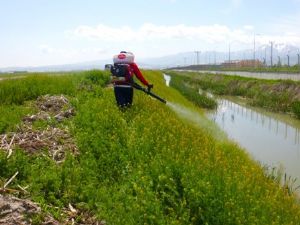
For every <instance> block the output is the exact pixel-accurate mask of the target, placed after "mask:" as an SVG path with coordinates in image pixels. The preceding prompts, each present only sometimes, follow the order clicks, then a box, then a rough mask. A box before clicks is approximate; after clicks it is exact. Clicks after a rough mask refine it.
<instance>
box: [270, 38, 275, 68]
mask: <svg viewBox="0 0 300 225" xmlns="http://www.w3.org/2000/svg"><path fill="white" fill-rule="evenodd" d="M270 44H271V67H273V44H274V42H273V41H270Z"/></svg>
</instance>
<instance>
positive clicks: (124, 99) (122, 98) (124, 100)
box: [114, 86, 133, 108]
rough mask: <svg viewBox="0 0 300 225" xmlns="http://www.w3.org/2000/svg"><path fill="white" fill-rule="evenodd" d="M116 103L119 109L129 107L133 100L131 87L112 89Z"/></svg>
mask: <svg viewBox="0 0 300 225" xmlns="http://www.w3.org/2000/svg"><path fill="white" fill-rule="evenodd" d="M114 92H115V97H116V101H117V104H118V106H119V107H121V108H123V107H130V106H131V105H132V99H133V88H132V87H119V86H115V87H114Z"/></svg>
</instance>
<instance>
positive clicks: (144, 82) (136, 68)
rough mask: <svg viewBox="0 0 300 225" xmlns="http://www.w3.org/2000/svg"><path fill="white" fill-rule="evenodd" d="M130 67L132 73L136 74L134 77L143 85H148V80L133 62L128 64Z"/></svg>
mask: <svg viewBox="0 0 300 225" xmlns="http://www.w3.org/2000/svg"><path fill="white" fill-rule="evenodd" d="M130 67H131V69H132V70H133V73H134V74H135V75H136V77H137V78H138V79H139V80H140V81H141V82H142V83H143V84H144V85H145V86H149V83H148V81H147V80H146V79H145V78H144V77H143V74H142V73H141V71H140V70H139V68H138V66H137V65H136V64H135V63H131V64H130Z"/></svg>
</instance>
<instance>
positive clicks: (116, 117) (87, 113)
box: [0, 71, 300, 225]
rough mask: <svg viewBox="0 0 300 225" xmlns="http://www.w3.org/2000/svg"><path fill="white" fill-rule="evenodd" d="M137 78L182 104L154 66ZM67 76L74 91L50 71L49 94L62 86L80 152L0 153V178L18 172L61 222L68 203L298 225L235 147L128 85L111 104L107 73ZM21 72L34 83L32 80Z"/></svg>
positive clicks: (114, 220) (152, 214)
mask: <svg viewBox="0 0 300 225" xmlns="http://www.w3.org/2000/svg"><path fill="white" fill-rule="evenodd" d="M145 76H146V77H147V78H148V79H149V80H150V82H151V83H154V85H155V88H154V91H155V92H156V93H157V94H159V95H161V96H162V97H165V98H167V99H168V101H171V102H176V103H178V104H180V105H184V106H186V107H189V105H191V104H190V103H189V102H188V101H187V100H186V99H185V98H183V97H182V96H180V94H179V93H178V91H176V90H174V89H171V88H167V87H165V85H164V82H163V80H162V75H161V73H160V72H154V71H147V72H145ZM69 78H70V79H71V80H72V82H70V83H71V84H74V86H73V87H74V89H71V90H73V91H70V92H68V93H65V92H64V91H65V89H60V88H59V83H60V82H61V81H60V79H62V80H63V79H66V78H64V77H61V78H60V77H56V78H55V81H53V82H54V83H55V82H57V83H56V84H57V86H56V85H53V87H54V90H53V93H54V94H60V93H64V94H65V95H67V96H68V97H69V99H71V102H72V104H73V106H74V107H75V110H76V116H75V117H73V118H72V119H71V120H70V121H69V122H66V126H68V127H69V129H70V130H71V131H72V134H73V136H74V137H75V139H76V143H77V145H78V148H79V151H80V154H79V155H77V156H74V155H72V154H69V155H68V157H67V159H66V160H65V161H64V162H63V163H62V164H56V163H54V162H53V161H52V160H51V159H50V158H49V157H46V156H45V155H42V154H36V155H27V154H25V153H23V151H22V150H21V149H19V150H16V151H14V153H13V155H12V156H11V157H10V158H9V159H7V158H6V154H4V153H3V152H0V183H3V181H4V179H5V178H8V177H10V176H11V175H12V174H14V173H15V172H16V171H19V175H18V176H17V177H16V179H15V180H14V182H13V183H12V188H17V185H21V186H26V185H30V187H29V188H28V191H29V193H30V195H29V196H30V198H32V199H33V200H35V201H37V202H39V203H40V204H41V205H42V206H43V209H44V210H45V211H47V212H51V213H52V214H53V215H55V217H56V218H58V219H61V220H63V216H62V215H61V213H62V209H63V208H64V207H67V206H68V204H69V203H71V204H72V205H73V206H74V207H75V208H77V209H80V210H83V211H87V212H89V213H90V214H91V215H96V216H97V217H98V218H99V219H100V220H105V221H106V223H107V224H114V225H117V224H166V225H167V224H168V225H169V224H297V223H299V221H300V207H299V205H298V204H297V203H296V200H295V198H294V196H292V195H289V194H288V193H287V191H286V190H285V189H284V188H282V187H280V185H279V184H278V183H276V182H275V181H274V179H272V178H270V177H267V176H266V175H265V174H264V171H263V169H262V168H261V167H260V166H259V165H258V164H256V163H255V162H253V161H252V160H251V159H250V158H249V156H248V155H247V154H246V153H245V152H244V151H242V150H241V149H240V148H239V147H238V146H236V145H234V144H232V143H229V142H218V141H216V140H215V139H214V138H213V137H212V136H211V135H209V134H208V133H207V132H206V130H204V129H201V128H196V127H195V126H192V125H190V124H187V123H185V122H184V121H182V120H181V119H179V117H178V116H177V115H176V114H175V113H174V112H173V111H172V110H171V109H170V108H169V107H168V106H166V105H164V104H161V103H160V102H158V101H155V100H154V99H151V98H150V97H148V96H145V95H144V94H143V93H141V92H137V91H136V93H135V96H134V105H133V106H132V108H130V109H128V110H126V111H125V112H122V111H120V110H119V109H118V108H117V107H116V104H115V99H114V95H113V90H112V89H110V88H107V87H105V84H106V83H107V80H108V76H107V74H103V73H102V72H93V73H92V74H89V73H87V74H84V75H83V76H81V77H78V76H77V77H73V76H70V77H68V78H67V79H69ZM79 78H80V79H79ZM30 79H32V82H35V83H34V84H35V86H37V87H40V89H41V90H43V88H44V86H43V85H44V84H43V82H42V83H39V78H38V77H35V78H29V80H30ZM45 79H49V82H50V80H52V79H53V78H52V77H47V78H45ZM45 82H48V81H47V80H46V81H45ZM13 84H14V83H10V84H9V85H13ZM23 84H24V85H25V86H26V85H27V84H28V83H27V82H24V83H23ZM32 84H33V83H31V84H30V85H32ZM6 85H8V84H6ZM55 87H57V89H55ZM23 88H25V87H23ZM25 89H26V88H25ZM7 93H9V92H7ZM41 93H42V92H41ZM11 94H12V93H11ZM12 95H13V94H12ZM23 98H25V97H23ZM18 99H19V98H18ZM32 99H34V97H32ZM17 103H18V104H19V101H17V102H16V104H17ZM10 106H11V105H10V104H8V105H3V107H10ZM21 106H22V105H21ZM0 117H2V114H0ZM12 126H13V125H12ZM4 131H5V129H4ZM21 197H22V195H21ZM23 197H24V196H23ZM55 207H57V208H55ZM76 220H80V218H76Z"/></svg>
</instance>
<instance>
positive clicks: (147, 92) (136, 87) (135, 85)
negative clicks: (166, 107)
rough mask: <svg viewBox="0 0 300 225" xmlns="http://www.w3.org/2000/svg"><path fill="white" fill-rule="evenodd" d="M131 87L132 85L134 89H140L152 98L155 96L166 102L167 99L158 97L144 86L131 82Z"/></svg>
mask: <svg viewBox="0 0 300 225" xmlns="http://www.w3.org/2000/svg"><path fill="white" fill-rule="evenodd" d="M132 87H134V88H135V89H137V90H140V91H143V92H145V93H146V94H147V95H150V96H152V97H153V98H156V99H157V100H159V101H161V102H162V103H165V104H167V101H166V100H165V99H163V98H161V97H159V96H158V95H156V94H154V93H152V92H151V91H150V89H146V88H143V87H142V86H141V85H139V84H137V83H133V85H132Z"/></svg>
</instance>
